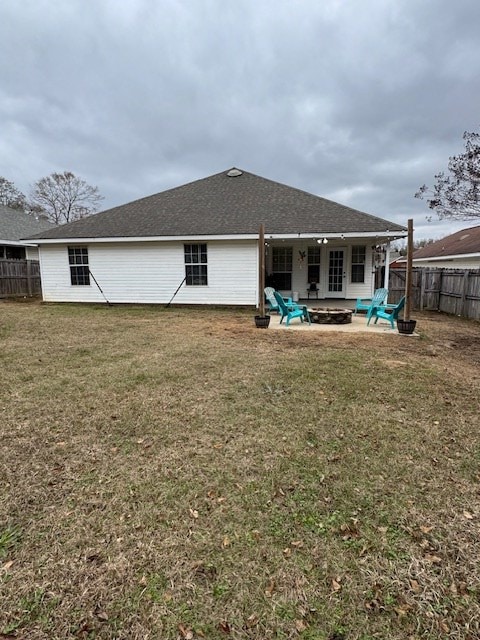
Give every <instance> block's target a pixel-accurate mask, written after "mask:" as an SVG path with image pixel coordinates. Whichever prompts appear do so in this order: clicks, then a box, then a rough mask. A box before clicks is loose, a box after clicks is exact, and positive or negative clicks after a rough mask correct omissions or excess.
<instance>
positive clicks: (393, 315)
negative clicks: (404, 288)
mask: <svg viewBox="0 0 480 640" xmlns="http://www.w3.org/2000/svg"><path fill="white" fill-rule="evenodd" d="M404 306H405V296H403V298H401V299H400V301H399V302H398V304H382V305H380V306H378V307H374V308H373V311H372V315H371V316H370V317H369V319H368V322H367V324H370V320H371V319H372V318H375V324H377V321H378V319H379V318H382V320H388V322H390V324H391V325H392V329H395V320H398V314H399V313H400V311H401V310H402V309H403V307H404Z"/></svg>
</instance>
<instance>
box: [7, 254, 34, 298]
mask: <svg viewBox="0 0 480 640" xmlns="http://www.w3.org/2000/svg"><path fill="white" fill-rule="evenodd" d="M41 293H42V287H41V284H40V263H39V262H38V260H0V298H8V297H14V296H38V295H40V294H41Z"/></svg>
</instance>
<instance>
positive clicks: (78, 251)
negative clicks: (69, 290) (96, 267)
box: [68, 247, 90, 286]
mask: <svg viewBox="0 0 480 640" xmlns="http://www.w3.org/2000/svg"><path fill="white" fill-rule="evenodd" d="M68 263H69V265H70V282H71V284H72V285H74V286H77V285H81V286H83V285H89V284H90V269H89V267H88V247H68Z"/></svg>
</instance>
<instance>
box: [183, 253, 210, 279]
mask: <svg viewBox="0 0 480 640" xmlns="http://www.w3.org/2000/svg"><path fill="white" fill-rule="evenodd" d="M183 249H184V254H185V284H187V285H188V286H194V287H195V286H206V285H208V264H207V245H206V244H185V245H183Z"/></svg>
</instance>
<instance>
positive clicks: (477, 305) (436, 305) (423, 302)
mask: <svg viewBox="0 0 480 640" xmlns="http://www.w3.org/2000/svg"><path fill="white" fill-rule="evenodd" d="M412 275H413V278H412V308H413V309H418V310H425V311H443V312H444V313H451V314H453V315H457V316H463V317H464V318H470V319H473V320H480V270H479V269H475V270H472V269H443V268H442V269H440V268H434V269H424V268H420V267H416V268H414V269H413V274H412ZM405 278H406V271H405V269H391V270H390V278H389V296H388V299H389V302H398V301H399V300H400V298H401V297H402V296H403V295H405Z"/></svg>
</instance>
